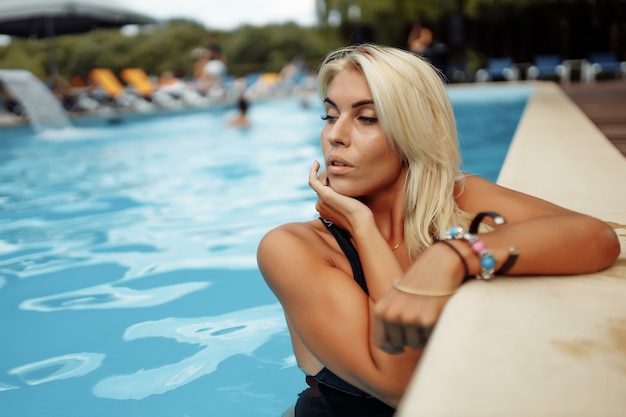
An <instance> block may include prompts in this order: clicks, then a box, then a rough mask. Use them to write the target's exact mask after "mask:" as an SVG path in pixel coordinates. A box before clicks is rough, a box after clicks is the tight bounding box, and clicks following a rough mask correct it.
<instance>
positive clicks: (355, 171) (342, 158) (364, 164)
mask: <svg viewBox="0 0 626 417" xmlns="http://www.w3.org/2000/svg"><path fill="white" fill-rule="evenodd" d="M324 107H325V109H326V117H325V119H326V124H325V125H324V128H323V129H322V134H321V143H322V151H323V152H324V158H325V162H326V172H327V174H328V181H329V185H330V186H331V187H332V189H333V190H335V191H337V192H338V193H340V194H344V195H347V196H350V197H373V196H374V195H375V194H376V193H379V192H383V191H386V190H389V189H390V185H392V184H393V183H395V182H396V181H397V180H398V178H399V176H400V173H401V172H402V163H401V158H400V156H399V154H398V153H397V152H394V151H393V149H392V147H391V145H390V144H389V141H388V140H387V137H386V136H385V134H384V132H383V130H382V128H381V125H380V123H379V121H378V116H377V114H376V110H375V109H374V102H373V99H372V93H371V91H370V88H369V86H368V84H367V82H366V80H365V77H364V76H363V75H362V74H361V73H360V72H359V71H358V70H356V69H352V68H351V69H345V70H343V71H341V72H340V73H338V74H337V75H336V76H335V78H334V79H333V81H332V82H331V83H330V85H329V88H328V92H327V96H326V98H325V99H324Z"/></svg>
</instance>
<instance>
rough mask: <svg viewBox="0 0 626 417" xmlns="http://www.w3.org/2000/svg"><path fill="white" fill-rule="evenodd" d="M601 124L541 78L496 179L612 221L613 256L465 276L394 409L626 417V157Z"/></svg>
mask: <svg viewBox="0 0 626 417" xmlns="http://www.w3.org/2000/svg"><path fill="white" fill-rule="evenodd" d="M596 87H597V86H596ZM601 114H602V112H600V115H601ZM614 116H616V118H618V119H620V118H621V120H622V121H624V119H626V112H622V113H615V114H614ZM599 126H600V125H599V124H597V121H596V123H594V122H593V121H592V119H590V117H589V116H587V115H586V114H585V113H584V112H583V111H582V110H581V107H579V106H578V105H576V104H575V103H574V101H572V99H571V98H570V96H569V95H568V94H566V93H565V92H564V89H562V88H561V87H560V86H559V85H558V84H556V83H553V82H537V83H536V86H535V92H534V94H533V96H532V98H531V99H530V101H529V103H528V105H527V107H526V110H525V112H524V114H523V116H522V119H521V121H520V124H519V126H518V129H517V131H516V134H515V137H514V139H513V142H512V144H511V147H510V150H509V153H508V155H507V158H506V160H505V163H504V166H503V168H502V171H501V174H500V177H499V179H498V182H499V183H500V184H502V185H504V186H507V187H510V188H513V189H516V190H519V191H522V192H526V193H529V194H533V195H536V196H538V197H541V198H544V199H546V200H550V201H552V202H554V203H557V204H559V205H562V206H564V207H567V208H570V209H573V210H577V211H580V212H583V213H587V214H590V215H593V216H595V217H598V218H600V219H602V220H605V221H607V222H609V224H611V225H612V226H613V228H614V229H615V231H616V232H617V234H618V235H619V238H620V243H621V247H622V250H621V253H620V257H619V259H618V260H617V262H616V263H615V264H614V266H612V267H611V268H609V269H607V270H605V271H602V272H599V273H595V274H588V275H580V276H564V277H516V278H508V277H502V278H498V279H496V280H495V281H493V282H478V281H474V282H470V283H468V284H466V285H464V286H463V287H462V288H461V289H460V290H459V291H458V292H457V293H456V294H455V295H454V296H453V297H452V298H451V300H450V302H449V303H448V305H447V306H446V308H445V310H444V312H443V314H442V316H441V318H440V320H439V323H438V325H437V327H436V329H435V331H434V333H433V335H432V338H431V340H430V342H429V344H428V346H427V348H426V350H425V353H424V356H423V358H422V361H421V363H420V365H419V367H418V369H417V370H416V372H415V374H414V376H413V379H412V381H411V383H410V385H409V388H408V391H407V394H406V396H405V398H404V399H403V401H402V403H401V404H400V407H399V409H398V412H397V413H396V417H420V416H428V417H439V416H441V417H443V416H454V417H457V416H463V417H473V416H480V417H489V416H494V417H495V416H498V417H499V416H507V417H516V416H520V417H522V416H523V417H528V416H533V417H540V416H545V417H554V416H568V417H577V416H581V417H583V416H584V417H587V416H603V417H609V416H624V410H626V186H625V185H624V184H625V180H626V158H625V157H624V155H623V154H622V152H620V150H619V149H618V147H617V145H615V144H614V143H613V142H612V141H610V140H608V139H607V137H606V136H605V134H603V131H602V130H601V129H600V127H599ZM564 233H567V231H564ZM521 256H523V254H522V255H521Z"/></svg>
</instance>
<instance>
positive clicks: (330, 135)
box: [326, 117, 350, 146]
mask: <svg viewBox="0 0 626 417" xmlns="http://www.w3.org/2000/svg"><path fill="white" fill-rule="evenodd" d="M327 128H328V131H327V132H326V140H327V141H328V143H330V144H331V145H332V146H349V144H350V124H349V121H348V120H347V119H343V118H342V117H339V118H338V119H337V120H335V122H334V123H332V124H329V125H327Z"/></svg>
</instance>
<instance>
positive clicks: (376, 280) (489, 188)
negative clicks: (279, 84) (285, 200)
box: [258, 45, 620, 416]
mask: <svg viewBox="0 0 626 417" xmlns="http://www.w3.org/2000/svg"><path fill="white" fill-rule="evenodd" d="M319 81H320V92H321V97H322V99H323V102H324V106H325V111H326V114H325V115H324V116H323V119H324V120H325V121H326V123H325V125H324V127H323V129H322V133H321V146H322V150H323V153H324V158H325V161H324V162H325V169H324V170H322V171H321V172H320V164H319V163H318V162H317V161H315V162H314V163H313V166H312V168H311V171H310V174H309V185H310V186H311V187H312V188H313V190H314V191H315V192H316V193H317V195H318V201H317V205H316V209H317V211H318V212H319V213H320V219H319V220H313V221H309V222H302V223H290V224H285V225H282V226H280V227H277V228H276V229H274V230H272V231H270V232H269V233H267V235H266V236H265V237H264V238H263V239H262V241H261V243H260V245H259V248H258V263H259V267H260V270H261V272H262V274H263V276H264V278H265V280H266V281H267V284H268V285H269V287H270V288H271V289H272V291H273V292H274V293H275V294H276V296H277V297H278V299H279V300H280V302H281V304H282V306H283V308H284V311H285V315H286V319H287V324H288V326H289V330H290V334H291V338H292V343H293V348H294V352H295V355H296V358H297V361H298V365H299V366H300V368H301V369H302V370H303V371H304V372H305V373H306V375H307V378H306V379H307V382H308V383H309V385H310V388H309V389H307V390H306V391H304V392H303V393H302V394H301V395H300V397H299V399H298V402H297V403H296V406H295V415H296V416H308V415H355V416H356V415H358V416H367V415H375V416H382V415H392V414H393V412H394V408H395V407H396V406H397V404H398V402H399V400H400V398H401V397H402V395H403V393H404V391H405V388H406V386H407V384H408V382H409V379H410V378H411V375H412V373H413V371H414V369H415V366H416V364H417V363H418V361H419V359H420V356H421V354H422V348H423V346H424V345H425V343H426V339H427V338H428V335H429V333H430V330H431V329H432V327H433V326H434V324H435V322H436V321H437V318H438V317H439V315H440V313H441V310H442V309H443V307H444V305H445V303H446V301H447V300H448V299H449V296H450V295H451V294H452V293H453V292H454V290H456V289H457V288H458V287H459V286H460V285H461V284H462V282H463V280H464V279H465V278H467V277H474V276H476V275H478V276H479V277H480V278H484V279H490V278H492V277H493V275H494V271H499V273H500V274H503V273H506V274H511V275H529V274H579V273H589V272H594V271H598V270H601V269H604V268H607V267H608V266H610V265H611V264H612V263H613V262H614V261H615V259H616V258H617V256H618V255H619V250H620V248H619V242H618V240H617V236H616V235H615V233H614V231H613V230H612V229H611V228H610V227H609V226H608V225H607V224H605V223H604V222H602V221H600V220H597V219H594V218H592V217H589V216H586V215H582V214H579V213H575V212H572V211H570V210H567V209H564V208H561V207H558V206H555V205H553V204H551V203H549V202H547V201H543V200H540V199H537V198H534V197H531V196H529V195H525V194H522V193H519V192H516V191H513V190H510V189H506V188H503V187H500V186H498V185H496V184H494V183H491V182H489V181H487V180H484V179H481V178H479V177H476V176H472V175H466V174H463V173H461V172H460V171H459V164H460V154H459V149H458V143H457V132H456V125H455V120H454V115H453V112H452V108H451V105H450V102H449V100H448V96H447V94H446V90H445V85H444V84H443V83H442V81H441V79H440V77H439V75H438V73H437V72H436V71H435V70H433V68H432V67H431V65H430V64H428V63H427V62H426V61H424V60H423V59H421V58H419V57H417V56H415V55H413V54H411V53H408V52H405V51H402V50H399V49H394V48H389V47H382V46H375V45H360V46H356V47H350V48H346V49H342V50H339V51H335V52H333V53H331V54H330V55H329V56H328V57H327V58H326V60H325V61H324V63H323V64H322V67H321V69H320V73H319ZM485 212H486V213H485ZM479 213H480V214H479ZM477 214H478V217H475V216H476V215H477ZM472 219H475V221H474V222H472ZM480 223H482V228H481V230H480V231H477V230H476V229H477V226H478V225H479V224H480ZM485 228H486V229H487V230H485Z"/></svg>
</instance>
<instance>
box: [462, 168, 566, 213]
mask: <svg viewBox="0 0 626 417" xmlns="http://www.w3.org/2000/svg"><path fill="white" fill-rule="evenodd" d="M457 203H458V204H459V206H460V207H461V208H462V209H463V210H465V211H468V212H470V213H478V212H481V211H495V212H497V213H499V214H501V215H502V216H504V217H505V218H506V220H507V223H516V222H519V221H524V220H528V219H531V218H537V217H542V216H551V215H558V214H574V212H572V211H571V210H568V209H566V208H564V207H560V206H558V205H556V204H553V203H551V202H549V201H546V200H543V199H540V198H537V197H534V196H531V195H529V194H525V193H522V192H519V191H515V190H512V189H509V188H506V187H502V186H500V185H498V184H495V183H493V182H491V181H488V180H486V179H484V178H481V177H477V176H472V175H468V176H467V177H465V186H464V189H463V190H462V192H461V194H460V195H459V196H458V198H457Z"/></svg>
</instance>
